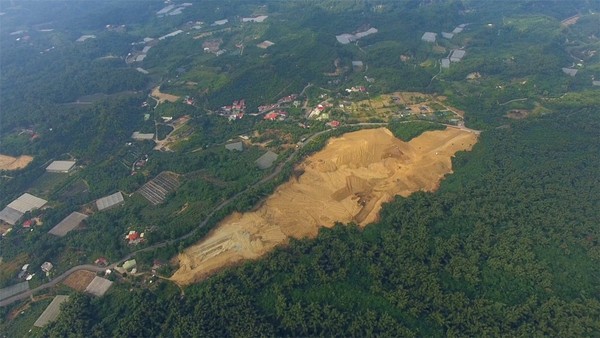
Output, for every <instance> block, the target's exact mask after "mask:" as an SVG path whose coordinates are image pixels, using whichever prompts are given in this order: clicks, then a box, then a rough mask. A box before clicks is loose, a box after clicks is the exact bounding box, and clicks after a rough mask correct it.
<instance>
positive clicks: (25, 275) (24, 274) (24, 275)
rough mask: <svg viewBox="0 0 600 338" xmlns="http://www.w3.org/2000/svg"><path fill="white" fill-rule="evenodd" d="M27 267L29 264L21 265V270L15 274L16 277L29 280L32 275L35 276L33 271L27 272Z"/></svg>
mask: <svg viewBox="0 0 600 338" xmlns="http://www.w3.org/2000/svg"><path fill="white" fill-rule="evenodd" d="M28 269H29V264H25V265H23V267H22V268H21V271H19V274H18V275H17V278H19V279H24V280H26V281H29V280H31V279H32V278H33V276H35V273H29V272H28V271H27V270H28Z"/></svg>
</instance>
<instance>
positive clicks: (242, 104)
mask: <svg viewBox="0 0 600 338" xmlns="http://www.w3.org/2000/svg"><path fill="white" fill-rule="evenodd" d="M245 112H246V100H244V99H242V100H239V101H233V103H232V104H231V105H230V106H223V107H221V108H219V111H218V114H219V115H221V116H224V117H227V118H228V119H229V121H235V120H241V119H242V118H243V117H244V114H245Z"/></svg>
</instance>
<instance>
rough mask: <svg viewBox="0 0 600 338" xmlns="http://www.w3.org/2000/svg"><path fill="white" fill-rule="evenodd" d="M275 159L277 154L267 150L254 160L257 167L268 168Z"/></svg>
mask: <svg viewBox="0 0 600 338" xmlns="http://www.w3.org/2000/svg"><path fill="white" fill-rule="evenodd" d="M275 160H277V154H275V153H274V152H272V151H270V150H269V151H267V152H266V153H265V154H264V155H262V156H261V157H259V158H258V160H256V165H257V166H258V168H259V169H268V168H270V167H271V166H272V165H273V162H275Z"/></svg>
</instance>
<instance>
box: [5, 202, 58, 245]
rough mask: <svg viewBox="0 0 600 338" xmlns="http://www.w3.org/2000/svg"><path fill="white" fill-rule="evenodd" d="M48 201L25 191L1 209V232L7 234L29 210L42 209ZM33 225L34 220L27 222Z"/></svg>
mask: <svg viewBox="0 0 600 338" xmlns="http://www.w3.org/2000/svg"><path fill="white" fill-rule="evenodd" d="M46 203H48V201H46V200H45V199H42V198H39V197H36V196H33V195H31V194H28V193H25V194H23V195H21V196H20V197H19V198H17V199H16V200H14V201H12V202H11V203H9V204H8V205H7V206H6V207H5V208H4V209H2V211H0V232H2V236H5V235H6V234H7V233H9V232H10V231H11V230H12V226H14V225H15V224H17V223H18V222H19V221H20V220H21V218H22V217H23V216H24V215H25V214H26V213H28V212H30V211H33V210H35V209H40V208H42V207H43V206H44V205H46ZM26 222H27V221H26ZM27 223H28V226H29V227H31V225H32V224H33V222H31V221H29V222H27Z"/></svg>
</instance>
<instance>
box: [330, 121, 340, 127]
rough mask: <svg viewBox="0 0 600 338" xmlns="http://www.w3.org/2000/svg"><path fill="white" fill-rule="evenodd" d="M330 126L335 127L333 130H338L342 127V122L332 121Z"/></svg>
mask: <svg viewBox="0 0 600 338" xmlns="http://www.w3.org/2000/svg"><path fill="white" fill-rule="evenodd" d="M327 125H328V126H330V127H333V128H337V127H339V126H340V121H335V120H334V121H331V122H329V123H327Z"/></svg>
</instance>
